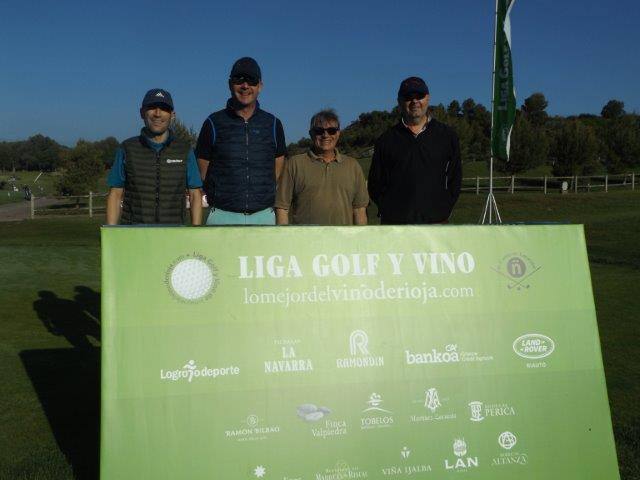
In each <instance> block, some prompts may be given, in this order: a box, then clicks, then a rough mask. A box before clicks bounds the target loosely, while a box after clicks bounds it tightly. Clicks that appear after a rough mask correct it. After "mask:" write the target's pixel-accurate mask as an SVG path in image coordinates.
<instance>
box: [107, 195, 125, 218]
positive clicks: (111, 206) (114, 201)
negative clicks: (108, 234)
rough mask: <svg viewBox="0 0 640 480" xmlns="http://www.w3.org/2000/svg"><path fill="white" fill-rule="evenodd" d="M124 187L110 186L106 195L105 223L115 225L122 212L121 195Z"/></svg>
mask: <svg viewBox="0 0 640 480" xmlns="http://www.w3.org/2000/svg"><path fill="white" fill-rule="evenodd" d="M123 196H124V188H115V187H112V188H110V189H109V195H107V225H117V224H118V222H119V221H120V214H121V213H122V197H123Z"/></svg>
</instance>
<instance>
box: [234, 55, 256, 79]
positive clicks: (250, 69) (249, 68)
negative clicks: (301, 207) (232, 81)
mask: <svg viewBox="0 0 640 480" xmlns="http://www.w3.org/2000/svg"><path fill="white" fill-rule="evenodd" d="M233 77H251V78H255V79H256V80H262V72H261V71H260V66H259V65H258V62H256V61H255V60H254V59H253V58H251V57H242V58H239V59H238V60H236V63H234V64H233V67H231V75H229V78H233Z"/></svg>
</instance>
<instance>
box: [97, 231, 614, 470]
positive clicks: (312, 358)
mask: <svg viewBox="0 0 640 480" xmlns="http://www.w3.org/2000/svg"><path fill="white" fill-rule="evenodd" d="M102 276H103V277H102V295H103V297H102V298H103V304H102V307H103V310H102V312H103V313H102V412H101V415H102V422H101V424H102V426H101V437H102V438H101V478H102V480H110V479H114V480H115V479H117V480H126V479H154V480H160V479H172V480H173V479H190V480H198V479H256V478H257V479H267V480H272V479H278V480H302V479H305V480H338V479H362V478H367V479H385V478H389V479H404V478H432V479H441V478H449V476H451V477H452V478H458V477H457V476H456V474H457V473H462V472H464V474H465V478H473V479H492V480H493V479H513V478H519V479H536V480H539V479H541V478H549V479H551V478H553V479H576V480H578V479H579V480H583V479H585V478H597V479H617V478H619V476H618V469H617V462H616V453H615V447H614V442H613V434H612V429H611V420H610V416H609V406H608V401H607V393H606V386H605V379H604V374H603V367H602V359H601V352H600V343H599V338H598V329H597V323H596V316H595V309H594V304H593V296H592V291H591V283H590V276H589V269H588V262H587V255H586V248H585V243H584V234H583V230H582V227H581V226H504V227H496V226H489V227H481V226H455V227H454V226H450V227H449V226H444V227H411V226H409V227H365V228H357V227H293V226H292V227H219V228H216V227H210V228H135V227H106V228H103V229H102Z"/></svg>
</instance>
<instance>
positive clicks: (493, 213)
mask: <svg viewBox="0 0 640 480" xmlns="http://www.w3.org/2000/svg"><path fill="white" fill-rule="evenodd" d="M478 223H480V224H481V225H500V224H502V218H500V211H499V210H498V204H497V203H496V197H495V196H494V195H493V157H491V163H490V165H489V195H487V201H486V202H485V204H484V210H483V211H482V217H481V218H480V222H478Z"/></svg>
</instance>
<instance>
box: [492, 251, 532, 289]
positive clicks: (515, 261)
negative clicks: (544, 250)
mask: <svg viewBox="0 0 640 480" xmlns="http://www.w3.org/2000/svg"><path fill="white" fill-rule="evenodd" d="M491 268H492V269H493V271H494V272H496V273H498V274H500V275H502V276H503V277H504V278H506V279H507V280H508V282H507V288H508V289H509V290H517V291H520V290H527V289H529V288H530V287H531V283H530V278H531V276H532V275H533V274H535V273H536V272H537V271H538V270H540V269H541V268H542V267H540V266H536V264H535V263H534V262H533V260H531V258H529V257H528V256H527V255H525V254H523V253H509V254H507V255H505V256H504V257H502V259H501V260H500V263H499V264H498V265H496V266H495V267H491Z"/></svg>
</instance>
